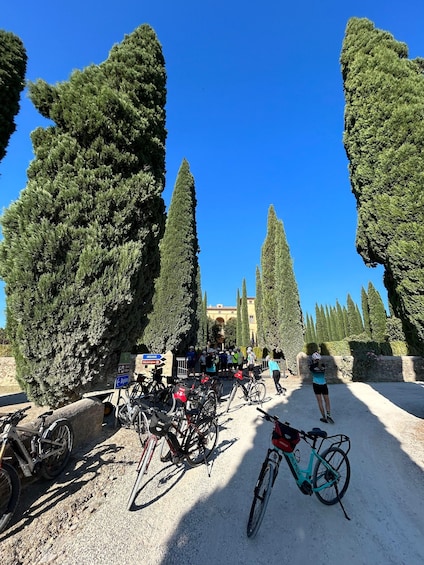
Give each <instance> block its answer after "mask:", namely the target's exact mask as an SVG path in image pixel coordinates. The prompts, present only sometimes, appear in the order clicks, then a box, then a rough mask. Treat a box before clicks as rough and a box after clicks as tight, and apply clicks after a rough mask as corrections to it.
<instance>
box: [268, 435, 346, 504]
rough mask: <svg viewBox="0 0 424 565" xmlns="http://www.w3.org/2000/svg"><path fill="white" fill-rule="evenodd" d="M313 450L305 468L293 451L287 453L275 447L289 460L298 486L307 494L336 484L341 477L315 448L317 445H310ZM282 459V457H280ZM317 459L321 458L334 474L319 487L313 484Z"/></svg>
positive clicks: (289, 465) (288, 463)
mask: <svg viewBox="0 0 424 565" xmlns="http://www.w3.org/2000/svg"><path fill="white" fill-rule="evenodd" d="M310 447H311V450H310V453H309V461H308V466H307V467H305V468H301V467H300V466H299V464H298V462H297V459H296V456H295V454H294V453H293V452H292V453H286V452H284V451H280V450H279V449H278V448H276V447H274V450H275V451H277V452H280V453H281V455H282V456H284V459H285V460H286V462H287V465H288V467H289V469H290V471H291V473H292V475H293V477H294V479H295V481H296V484H297V486H298V487H299V488H300V490H301V491H302V492H304V493H305V494H312V493H314V492H320V491H321V490H324V489H326V488H328V487H330V486H332V485H334V483H336V482H337V480H338V479H339V473H338V472H337V471H336V469H334V468H333V467H332V466H331V465H330V464H329V463H328V462H327V461H326V460H325V459H323V458H322V457H321V455H320V454H319V453H318V451H317V449H316V448H315V446H310ZM280 460H281V459H280ZM315 460H319V461H321V463H322V464H323V465H324V467H325V468H326V469H327V470H329V471H331V475H332V476H333V479H330V480H328V481H326V482H325V483H324V484H322V485H320V486H318V487H314V486H313V484H312V473H313V468H314V461H315Z"/></svg>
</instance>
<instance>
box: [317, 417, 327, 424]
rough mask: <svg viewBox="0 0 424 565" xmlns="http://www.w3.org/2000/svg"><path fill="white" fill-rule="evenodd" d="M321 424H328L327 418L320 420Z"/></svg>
mask: <svg viewBox="0 0 424 565" xmlns="http://www.w3.org/2000/svg"><path fill="white" fill-rule="evenodd" d="M319 421H320V422H324V423H325V424H326V423H327V418H320V419H319Z"/></svg>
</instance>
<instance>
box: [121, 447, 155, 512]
mask: <svg viewBox="0 0 424 565" xmlns="http://www.w3.org/2000/svg"><path fill="white" fill-rule="evenodd" d="M150 438H151V439H150V440H148V441H147V443H146V444H145V446H144V449H143V452H142V454H141V457H140V461H139V462H138V465H137V476H136V478H135V483H134V486H133V488H132V489H131V493H130V496H129V497H128V502H127V510H131V506H132V504H133V502H134V500H135V497H136V495H137V493H138V491H139V490H140V483H141V481H142V479H143V477H144V474H145V473H146V472H147V468H148V466H149V463H150V460H151V458H152V456H153V451H154V450H155V447H156V441H157V440H156V437H155V436H150Z"/></svg>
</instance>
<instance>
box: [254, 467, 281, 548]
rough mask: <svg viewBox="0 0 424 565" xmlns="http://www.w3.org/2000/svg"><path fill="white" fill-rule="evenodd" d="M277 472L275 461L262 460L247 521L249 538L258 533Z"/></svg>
mask: <svg viewBox="0 0 424 565" xmlns="http://www.w3.org/2000/svg"><path fill="white" fill-rule="evenodd" d="M277 472H278V471H277V469H276V466H275V463H273V462H272V461H269V460H266V461H265V462H264V464H263V466H262V469H261V472H260V473H259V477H258V480H257V482H256V486H255V490H254V494H253V501H252V506H251V508H250V514H249V520H248V522H247V537H249V538H252V537H254V536H255V535H256V534H257V533H258V530H259V528H260V526H261V524H262V520H263V518H264V515H265V510H266V507H267V506H268V501H269V497H270V496H271V490H272V485H273V484H274V479H275V477H276V476H277V475H276V473H277Z"/></svg>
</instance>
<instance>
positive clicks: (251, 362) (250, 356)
mask: <svg viewBox="0 0 424 565" xmlns="http://www.w3.org/2000/svg"><path fill="white" fill-rule="evenodd" d="M255 363H256V355H255V352H254V351H253V349H252V348H251V347H248V348H247V370H248V371H249V375H250V376H251V377H253V369H254V368H255Z"/></svg>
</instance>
